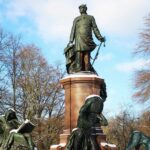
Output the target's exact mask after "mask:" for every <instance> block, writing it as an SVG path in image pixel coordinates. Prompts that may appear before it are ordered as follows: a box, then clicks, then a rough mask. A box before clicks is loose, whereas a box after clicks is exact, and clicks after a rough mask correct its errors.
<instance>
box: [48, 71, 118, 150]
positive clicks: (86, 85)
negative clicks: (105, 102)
mask: <svg viewBox="0 0 150 150" xmlns="http://www.w3.org/2000/svg"><path fill="white" fill-rule="evenodd" d="M60 82H61V84H62V86H63V88H64V90H65V125H64V126H65V130H64V132H63V134H61V135H60V144H58V145H52V146H51V148H50V150H65V147H66V144H67V140H68V137H69V136H70V133H71V131H72V129H74V128H76V126H77V119H78V115H79V110H80V108H81V106H82V105H83V104H84V101H85V98H86V97H87V96H89V95H92V94H95V95H100V92H101V90H102V87H103V85H104V84H105V83H104V79H101V78H100V77H98V76H97V75H95V74H89V73H77V74H73V75H68V76H67V77H65V78H63V79H62V80H61V81H60ZM96 133H97V134H95V135H93V136H96V138H97V142H98V143H99V145H100V147H101V148H100V149H103V150H104V149H105V150H106V145H105V146H102V144H101V143H106V135H105V134H103V132H102V130H101V129H100V128H99V129H98V131H97V132H96ZM107 147H108V146H107ZM107 150H108V149H107ZM115 150H116V149H115Z"/></svg>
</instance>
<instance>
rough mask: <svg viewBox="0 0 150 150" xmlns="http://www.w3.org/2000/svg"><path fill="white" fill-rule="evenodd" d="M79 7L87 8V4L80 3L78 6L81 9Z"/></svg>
mask: <svg viewBox="0 0 150 150" xmlns="http://www.w3.org/2000/svg"><path fill="white" fill-rule="evenodd" d="M81 8H85V9H86V10H87V6H86V4H82V5H80V6H79V9H81Z"/></svg>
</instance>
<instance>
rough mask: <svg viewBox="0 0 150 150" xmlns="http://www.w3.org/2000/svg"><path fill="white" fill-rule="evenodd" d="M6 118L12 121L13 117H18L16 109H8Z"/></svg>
mask: <svg viewBox="0 0 150 150" xmlns="http://www.w3.org/2000/svg"><path fill="white" fill-rule="evenodd" d="M5 119H6V121H11V120H13V119H17V116H16V112H15V110H13V109H8V111H6V112H5Z"/></svg>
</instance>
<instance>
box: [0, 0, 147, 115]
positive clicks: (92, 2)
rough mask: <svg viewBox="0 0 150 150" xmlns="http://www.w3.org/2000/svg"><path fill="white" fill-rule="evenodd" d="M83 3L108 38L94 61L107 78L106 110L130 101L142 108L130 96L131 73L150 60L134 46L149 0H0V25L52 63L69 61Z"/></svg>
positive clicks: (137, 109)
mask: <svg viewBox="0 0 150 150" xmlns="http://www.w3.org/2000/svg"><path fill="white" fill-rule="evenodd" d="M80 4H87V7H88V14H90V15H93V16H94V17H95V19H96V23H97V25H98V28H99V29H100V31H101V34H102V35H104V36H106V40H107V41H106V47H105V48H104V47H102V48H101V50H100V55H99V58H98V59H97V60H96V62H95V64H94V67H95V69H96V70H97V72H98V74H99V76H100V77H102V78H104V79H105V81H106V84H107V92H108V98H107V101H106V102H105V108H104V111H105V113H107V114H108V115H115V114H117V113H118V112H119V110H122V109H123V108H126V107H127V106H129V107H130V108H131V109H132V110H134V112H136V113H140V112H141V111H142V110H143V109H145V108H146V106H145V105H143V104H142V105H139V104H137V103H135V102H134V101H133V100H132V95H133V91H134V89H133V82H132V81H133V77H134V76H133V73H134V71H135V70H136V69H139V68H141V67H144V65H145V64H146V63H147V61H149V60H144V58H135V57H133V55H132V52H133V50H134V49H135V48H136V46H137V44H138V41H139V32H141V31H142V29H143V28H144V17H146V16H147V15H148V14H149V13H150V0H0V26H2V28H4V29H5V30H7V31H10V32H13V33H15V34H21V35H22V38H23V41H24V42H25V43H35V44H36V45H37V46H38V47H40V48H41V49H42V54H43V55H44V57H45V58H46V59H47V60H48V62H49V63H50V64H56V63H61V64H62V65H63V66H65V57H64V55H63V49H64V47H66V45H67V43H68V41H69V35H70V31H71V27H72V23H73V19H74V18H75V17H76V16H78V15H79V11H78V6H79V5H80ZM95 42H96V43H97V44H98V43H99V42H98V41H97V40H96V39H95ZM94 54H95V52H93V53H92V56H94Z"/></svg>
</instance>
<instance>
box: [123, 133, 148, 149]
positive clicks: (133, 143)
mask: <svg viewBox="0 0 150 150" xmlns="http://www.w3.org/2000/svg"><path fill="white" fill-rule="evenodd" d="M142 145H143V146H144V149H145V150H150V137H148V136H146V135H144V134H143V133H142V132H140V131H133V132H132V134H131V137H130V139H129V143H128V145H127V147H126V149H125V150H133V149H135V150H139V149H140V146H142Z"/></svg>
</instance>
